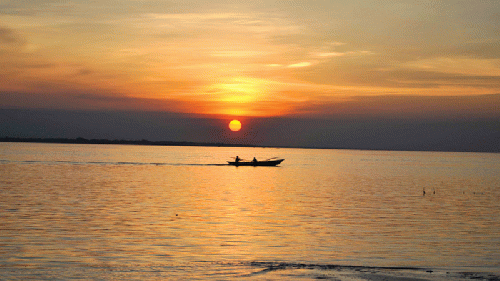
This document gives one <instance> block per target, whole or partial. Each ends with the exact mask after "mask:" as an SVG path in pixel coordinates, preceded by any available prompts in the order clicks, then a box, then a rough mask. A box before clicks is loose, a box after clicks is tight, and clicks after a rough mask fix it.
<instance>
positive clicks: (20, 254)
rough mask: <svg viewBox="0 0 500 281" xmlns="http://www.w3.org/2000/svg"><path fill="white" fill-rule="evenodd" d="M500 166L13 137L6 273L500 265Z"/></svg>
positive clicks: (2, 188) (8, 156)
mask: <svg viewBox="0 0 500 281" xmlns="http://www.w3.org/2000/svg"><path fill="white" fill-rule="evenodd" d="M236 155H239V156H240V157H242V158H250V159H251V158H252V157H253V156H256V157H257V158H258V159H266V158H270V157H275V156H278V157H282V158H285V159H286V160H285V161H284V162H283V163H282V164H281V165H280V166H278V167H233V166H228V165H223V164H225V161H227V160H231V157H233V156H236ZM499 171H500V155H499V154H482V153H439V152H387V151H355V150H310V149H275V148H222V147H221V148H218V147H162V146H157V147H155V146H127V145H76V144H27V143H0V192H1V197H0V218H1V220H0V221H1V224H0V279H16V278H17V279H27V278H35V279H61V280H62V279H74V278H82V279H117V278H125V279H156V278H158V279H162V278H166V277H171V278H175V277H178V278H181V277H182V278H190V279H201V280H206V279H232V278H235V277H239V278H242V279H256V280H257V279H260V278H263V277H265V278H270V279H273V278H276V279H280V278H283V276H284V275H285V276H287V277H286V278H287V279H303V278H306V279H307V278H311V279H314V278H316V277H318V276H323V275H324V274H326V273H325V272H330V273H331V270H332V269H335V270H337V271H339V270H340V271H342V270H344V271H345V270H347V271H349V272H352V271H363V270H364V269H366V270H369V269H370V268H371V267H373V268H378V270H382V267H412V268H413V267H416V268H417V270H421V269H422V270H423V269H426V270H427V269H428V268H432V270H433V271H434V272H438V271H439V272H440V271H443V272H445V271H454V272H460V271H468V272H475V271H479V272H492V273H494V274H499V273H500V236H499V235H498V233H500V202H499V200H498V199H499V198H500V173H499ZM424 191H425V195H424ZM339 266H340V267H339ZM328 267H331V268H328ZM277 269H279V270H277ZM401 270H404V269H401ZM426 270H424V272H426ZM318 272H320V273H318ZM330 273H329V274H330ZM283 274H284V275H283ZM322 274H323V275H322ZM335 278H340V277H338V276H337V277H335ZM342 278H343V277H342ZM342 278H340V279H342ZM345 278H347V277H345ZM342 280H344V279H342ZM346 280H347V279H346Z"/></svg>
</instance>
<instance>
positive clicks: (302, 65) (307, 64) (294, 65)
mask: <svg viewBox="0 0 500 281" xmlns="http://www.w3.org/2000/svg"><path fill="white" fill-rule="evenodd" d="M311 65H312V63H310V62H307V61H305V62H299V63H293V64H289V65H288V66H287V67H288V68H299V67H308V66H311Z"/></svg>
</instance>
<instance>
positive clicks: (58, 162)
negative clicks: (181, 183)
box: [0, 159, 228, 166]
mask: <svg viewBox="0 0 500 281" xmlns="http://www.w3.org/2000/svg"><path fill="white" fill-rule="evenodd" d="M9 163H17V164H46V165H59V164H67V165H119V166H124V165H129V166H144V165H152V166H228V164H212V163H161V162H151V163H149V162H129V161H118V162H113V161H88V162H85V161H64V160H55V161H40V160H22V161H15V160H5V159H0V164H9Z"/></svg>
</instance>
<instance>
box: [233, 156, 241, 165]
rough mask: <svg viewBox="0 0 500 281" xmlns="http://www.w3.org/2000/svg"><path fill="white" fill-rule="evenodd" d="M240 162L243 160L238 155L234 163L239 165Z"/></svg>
mask: <svg viewBox="0 0 500 281" xmlns="http://www.w3.org/2000/svg"><path fill="white" fill-rule="evenodd" d="M240 160H241V159H240V157H238V155H236V158H234V162H236V163H238V162H240Z"/></svg>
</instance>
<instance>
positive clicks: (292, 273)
mask: <svg viewBox="0 0 500 281" xmlns="http://www.w3.org/2000/svg"><path fill="white" fill-rule="evenodd" d="M249 265H250V266H251V268H252V269H253V270H254V271H253V272H252V273H249V274H246V275H243V276H242V277H254V278H250V279H255V280H261V279H262V278H264V279H266V280H283V279H287V278H288V279H305V280H309V279H310V280H318V279H325V280H342V281H361V280H367V281H400V280H404V281H439V280H450V281H464V280H489V281H496V280H500V275H498V274H494V273H488V272H470V271H456V270H454V271H452V270H444V269H429V268H417V267H365V266H343V265H320V264H303V263H297V264H293V263H271V262H252V263H250V264H249ZM259 268H260V269H259Z"/></svg>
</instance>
